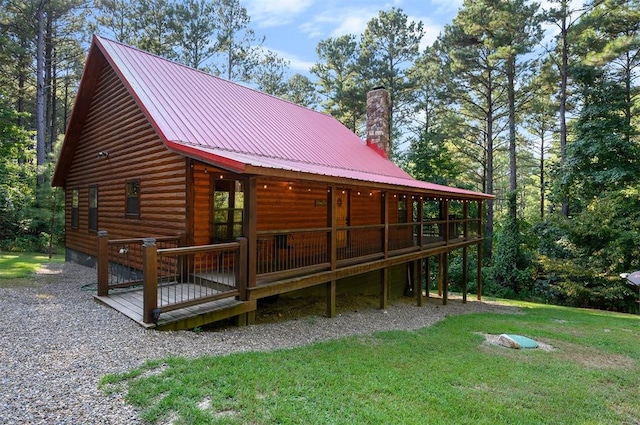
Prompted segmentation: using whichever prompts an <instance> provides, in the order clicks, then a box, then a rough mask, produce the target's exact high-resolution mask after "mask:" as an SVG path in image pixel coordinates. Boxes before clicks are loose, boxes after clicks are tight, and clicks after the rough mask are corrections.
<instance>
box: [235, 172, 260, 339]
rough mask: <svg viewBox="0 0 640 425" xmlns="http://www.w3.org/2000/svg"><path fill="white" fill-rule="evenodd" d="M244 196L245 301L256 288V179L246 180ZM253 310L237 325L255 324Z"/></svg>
mask: <svg viewBox="0 0 640 425" xmlns="http://www.w3.org/2000/svg"><path fill="white" fill-rule="evenodd" d="M246 186H247V187H246V189H247V190H246V191H245V192H246V194H245V218H244V223H243V225H244V229H245V232H244V235H245V237H246V263H244V264H245V266H246V271H245V275H246V290H245V298H241V300H243V301H246V300H248V299H249V297H250V294H249V292H250V288H255V287H256V279H257V273H258V215H257V211H258V178H257V177H255V176H253V177H249V178H248V179H247V180H246ZM255 319H256V312H255V310H253V311H249V312H247V313H245V314H243V315H242V316H241V317H239V318H238V321H237V323H238V325H239V326H243V325H245V324H246V325H250V324H252V323H253V322H255Z"/></svg>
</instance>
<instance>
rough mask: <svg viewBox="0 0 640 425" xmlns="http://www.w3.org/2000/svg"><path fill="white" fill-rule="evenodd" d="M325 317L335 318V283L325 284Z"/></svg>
mask: <svg viewBox="0 0 640 425" xmlns="http://www.w3.org/2000/svg"><path fill="white" fill-rule="evenodd" d="M327 317H329V318H334V317H336V281H335V280H332V281H329V282H327Z"/></svg>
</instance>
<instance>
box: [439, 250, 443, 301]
mask: <svg viewBox="0 0 640 425" xmlns="http://www.w3.org/2000/svg"><path fill="white" fill-rule="evenodd" d="M443 258H444V253H442V254H440V255H438V296H439V297H441V296H442V279H443V277H444V272H443V270H442V269H443V268H444V260H443Z"/></svg>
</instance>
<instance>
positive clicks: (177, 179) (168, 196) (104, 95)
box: [65, 66, 186, 256]
mask: <svg viewBox="0 0 640 425" xmlns="http://www.w3.org/2000/svg"><path fill="white" fill-rule="evenodd" d="M98 152H108V156H106V155H103V156H100V157H99V156H98ZM185 179H186V159H185V158H184V157H182V156H180V155H177V154H175V153H172V152H170V151H169V150H168V149H167V148H166V147H165V145H164V144H163V143H162V141H161V140H160V138H159V137H158V135H157V133H156V132H155V130H154V129H153V128H152V127H151V125H150V123H149V122H148V120H147V119H146V117H145V116H144V114H143V112H142V111H141V110H140V108H139V107H138V106H137V105H136V103H135V102H134V100H133V98H132V97H131V96H130V95H129V93H128V91H127V90H126V88H125V87H124V85H123V84H122V83H121V82H120V80H119V79H118V77H117V76H116V74H115V73H114V72H113V70H112V69H111V68H110V67H108V66H107V67H104V68H103V69H102V71H101V72H100V77H99V81H98V84H97V86H96V89H95V93H94V97H93V100H92V103H91V106H90V109H89V113H88V116H87V120H86V123H85V125H84V127H83V132H82V136H81V137H80V140H79V141H78V145H77V147H76V150H75V153H74V158H73V162H72V166H71V168H70V170H69V173H68V175H67V180H66V181H65V189H66V190H65V192H66V193H65V198H66V199H65V206H66V211H67V213H66V222H65V224H66V229H67V231H66V246H67V248H69V249H71V250H74V251H78V252H82V253H86V254H89V255H92V256H95V255H96V232H95V231H90V230H89V229H88V225H89V223H88V216H89V211H88V206H89V202H88V196H89V186H91V185H97V187H98V229H99V230H107V231H108V232H109V238H110V239H116V238H130V237H146V236H173V235H177V234H180V233H183V232H185V231H186V224H185V217H186V190H185ZM131 180H138V181H139V182H140V215H139V217H131V216H129V217H128V216H127V215H126V182H127V181H131ZM73 189H78V191H79V204H78V219H79V220H78V227H77V228H73V227H72V226H71V205H72V192H73Z"/></svg>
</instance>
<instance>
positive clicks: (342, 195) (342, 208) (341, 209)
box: [335, 189, 349, 248]
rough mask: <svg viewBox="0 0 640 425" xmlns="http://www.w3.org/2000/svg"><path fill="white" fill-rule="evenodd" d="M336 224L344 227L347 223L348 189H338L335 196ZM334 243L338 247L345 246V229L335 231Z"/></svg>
mask: <svg viewBox="0 0 640 425" xmlns="http://www.w3.org/2000/svg"><path fill="white" fill-rule="evenodd" d="M335 208H336V226H337V227H346V226H348V225H349V191H348V190H346V189H345V190H338V194H337V196H336V205H335ZM336 244H337V247H338V248H345V247H346V246H347V231H346V230H339V231H338V232H337V233H336Z"/></svg>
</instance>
